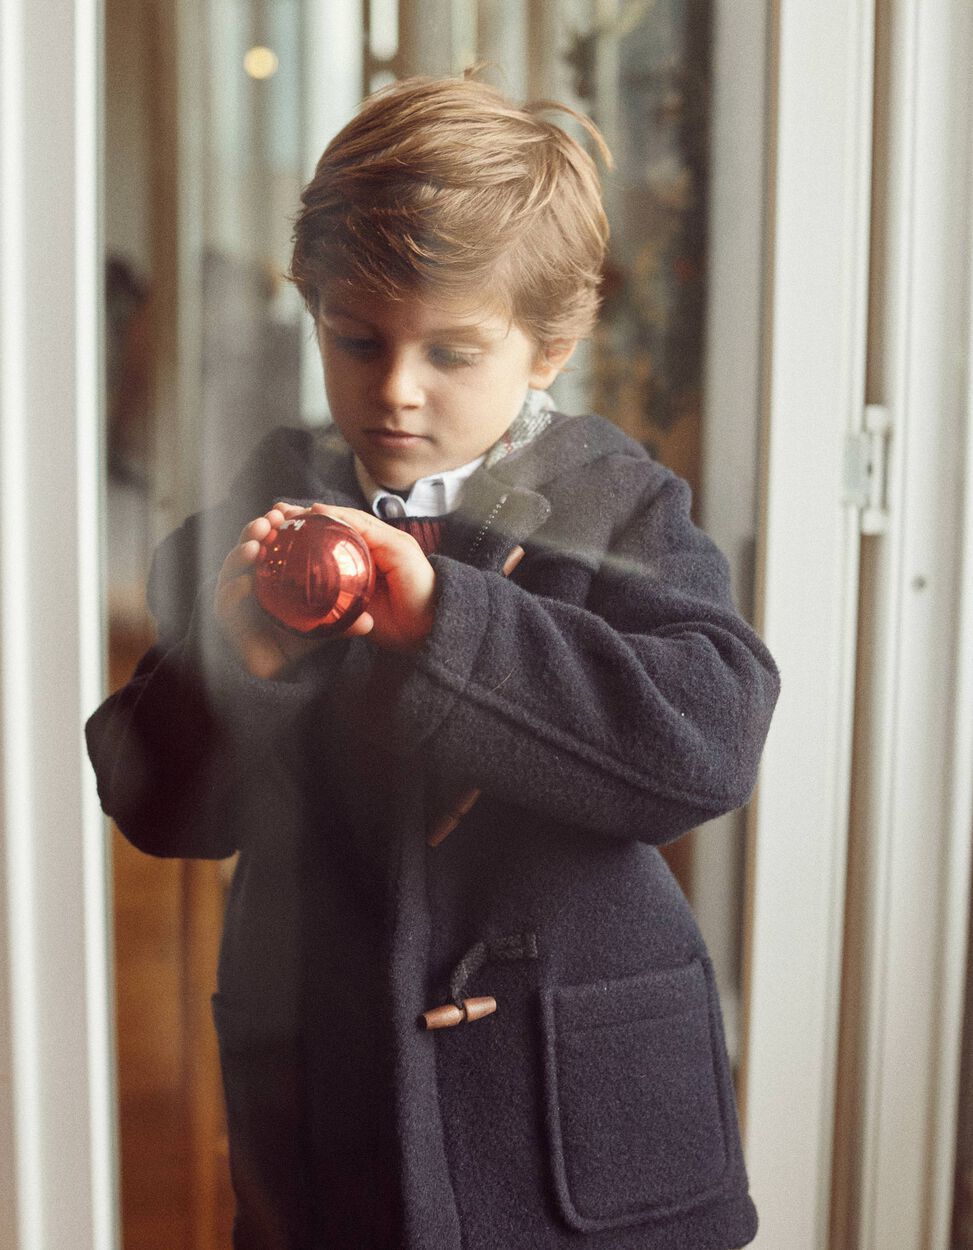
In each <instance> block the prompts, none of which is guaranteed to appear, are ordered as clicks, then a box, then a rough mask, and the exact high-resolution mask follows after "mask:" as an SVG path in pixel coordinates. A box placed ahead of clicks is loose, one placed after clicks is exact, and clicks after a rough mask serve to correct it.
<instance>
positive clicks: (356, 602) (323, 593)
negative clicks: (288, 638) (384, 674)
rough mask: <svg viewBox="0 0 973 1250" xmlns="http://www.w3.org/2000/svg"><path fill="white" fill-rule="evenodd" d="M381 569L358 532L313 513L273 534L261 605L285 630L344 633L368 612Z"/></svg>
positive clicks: (259, 592) (264, 551)
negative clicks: (376, 577)
mask: <svg viewBox="0 0 973 1250" xmlns="http://www.w3.org/2000/svg"><path fill="white" fill-rule="evenodd" d="M374 589H375V566H374V565H373V564H372V557H371V553H370V552H369V550H368V546H367V544H366V543H365V540H364V539H363V538H362V537H361V536H360V535H359V534H358V532H357V530H354V529H352V527H351V526H350V525H346V524H345V522H344V521H338V520H336V519H335V518H334V517H329V516H322V515H321V514H320V513H317V512H310V513H308V514H307V515H305V516H300V517H294V518H293V519H292V520H290V521H285V522H284V524H283V525H282V526H281V527H280V529H278V530H271V532H270V533H269V534H268V535H267V537H266V539H265V540H264V542H263V543H262V544H261V547H260V554H259V556H258V557H257V565H256V570H255V577H254V594H255V595H256V599H257V602H258V603H259V604H260V606H261V607H262V608H263V610H264V611H265V612H267V613H268V614H269V615H270V616H272V617H273V618H274V620H275V621H277V622H278V623H279V624H280V625H283V626H284V627H285V628H287V629H291V630H294V631H295V632H297V633H299V634H303V635H304V636H305V637H309V638H323V637H327V636H328V635H330V634H340V633H342V632H343V631H344V630H346V629H347V628H348V626H349V625H350V624H351V623H352V621H354V620H355V619H356V618H357V617H359V616H360V615H361V613H362V612H363V611H364V610H365V607H366V605H367V603H368V600H369V598H370V597H371V594H372V591H373V590H374Z"/></svg>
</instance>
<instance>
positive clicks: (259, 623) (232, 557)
mask: <svg viewBox="0 0 973 1250" xmlns="http://www.w3.org/2000/svg"><path fill="white" fill-rule="evenodd" d="M306 511H307V509H306V508H297V507H294V506H293V505H292V504H284V503H278V504H275V505H274V507H273V508H271V509H270V511H269V512H267V513H266V514H265V515H264V516H260V517H257V518H256V519H255V520H253V521H251V522H250V524H249V525H245V526H244V527H243V530H242V532H241V534H240V541H239V543H238V544H237V545H236V546H235V547H234V548H233V550H232V551H231V552H230V554H229V555H228V556H227V557H226V559H225V560H224V561H223V567H222V568H221V569H220V576H219V579H218V581H217V583H216V595H215V599H214V604H213V607H214V611H215V613H216V619H217V621H218V622H219V624H220V628H221V629H222V631H223V634H224V637H225V638H226V639H227V641H228V642H229V644H230V646H231V647H232V648H233V650H234V652H235V653H236V655H237V658H238V659H239V660H240V662H241V664H242V665H243V666H244V668H245V669H246V670H247V672H249V673H251V674H252V675H253V676H254V677H263V678H271V677H276V676H277V674H278V673H279V672H280V670H281V669H282V668H283V667H284V666H285V665H286V664H289V663H290V662H291V661H292V660H296V659H299V658H300V657H301V656H302V655H307V654H308V653H309V652H311V651H314V650H316V649H317V648H318V647H320V646H321V645H322V643H323V642H325V641H326V639H322V638H301V637H300V636H299V635H298V634H293V633H290V632H289V631H288V630H286V629H282V628H280V627H279V626H278V625H276V624H275V623H274V622H273V621H272V620H271V619H270V617H269V616H267V614H266V613H265V612H264V611H263V610H262V609H261V608H260V606H259V605H258V603H257V601H256V599H255V598H254V594H253V579H254V565H255V564H256V561H257V557H258V555H259V554H260V547H261V544H262V543H263V541H264V539H265V538H266V537H267V535H268V534H269V533H270V532H271V530H275V529H279V528H280V526H281V525H283V524H284V522H285V521H286V520H288V519H289V518H290V517H294V516H300V515H301V514H302V513H303V512H306Z"/></svg>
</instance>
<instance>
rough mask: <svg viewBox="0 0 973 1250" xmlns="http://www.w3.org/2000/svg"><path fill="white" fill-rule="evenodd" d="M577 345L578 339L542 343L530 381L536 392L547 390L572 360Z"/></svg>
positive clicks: (553, 340) (535, 358)
mask: <svg viewBox="0 0 973 1250" xmlns="http://www.w3.org/2000/svg"><path fill="white" fill-rule="evenodd" d="M577 345H578V340H577V339H552V341H551V342H550V343H542V344H541V346H540V347H539V348H538V349H537V355H536V356H535V357H534V368H533V370H532V371H531V375H530V379H529V381H530V385H531V387H532V388H533V389H534V390H535V391H544V390H547V388H548V387H549V386H550V385H551V383H552V382H553V381H554V379H555V378H556V377H557V375H558V374H559V373H560V372H561V370H562V369H563V368H564V366H565V365H566V364H567V363H568V361H569V360H570V359H571V356H572V355H573V354H574V349H575V348H576V347H577Z"/></svg>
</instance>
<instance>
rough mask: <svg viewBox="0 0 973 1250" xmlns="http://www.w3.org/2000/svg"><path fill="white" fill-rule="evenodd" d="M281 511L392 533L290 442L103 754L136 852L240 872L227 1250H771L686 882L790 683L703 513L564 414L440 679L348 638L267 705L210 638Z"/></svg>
mask: <svg viewBox="0 0 973 1250" xmlns="http://www.w3.org/2000/svg"><path fill="white" fill-rule="evenodd" d="M278 499H291V500H295V501H311V500H321V501H323V502H330V503H335V504H342V505H346V506H355V507H361V506H363V501H362V498H361V495H360V491H359V488H358V486H357V483H356V480H355V477H354V473H353V470H352V461H351V455H350V451H349V449H348V448H347V446H346V445H345V444H344V443H343V442H342V440H341V439H340V436H339V435H338V434H337V433H336V432H334V431H331V432H328V433H326V434H325V435H323V436H321V435H313V434H312V433H310V432H307V431H298V430H278V431H276V432H275V433H274V434H272V435H270V436H269V437H268V438H267V439H265V440H264V442H263V443H262V444H261V446H260V447H259V448H258V450H257V451H256V453H255V454H254V455H253V456H252V457H251V459H250V461H249V463H248V464H247V466H246V467H245V469H244V471H243V472H242V473H241V475H240V476H239V478H238V480H237V481H236V483H235V485H234V488H233V490H232V491H231V492H230V495H229V497H228V499H227V501H226V502H225V503H223V504H222V505H220V506H219V507H217V508H215V509H213V510H210V511H209V512H207V513H204V514H200V515H198V516H195V517H192V518H190V519H189V520H188V521H187V522H186V523H185V524H184V525H183V526H182V527H181V528H180V529H179V530H178V531H176V533H174V534H173V535H171V536H170V537H169V538H168V539H167V540H166V541H165V542H164V543H163V544H162V545H161V547H160V548H159V550H158V552H157V553H156V557H155V559H154V562H153V569H152V574H151V578H150V586H149V599H150V606H151V608H152V610H153V613H154V615H155V617H156V620H157V622H158V631H159V638H158V643H157V645H155V646H154V647H153V648H152V649H151V650H150V651H149V652H148V653H147V655H146V656H144V657H143V659H142V660H141V662H140V663H139V665H138V668H137V669H136V672H135V674H134V676H133V677H132V679H131V680H130V682H129V683H128V684H127V685H126V686H125V687H123V688H122V689H121V690H120V691H119V692H117V693H116V694H115V695H113V696H112V697H111V698H109V699H108V700H107V702H106V703H105V704H104V705H103V706H102V707H101V708H100V709H99V710H98V711H97V712H96V713H95V714H94V716H93V717H92V718H91V720H90V722H89V725H88V741H89V749H90V752H91V757H92V760H93V762H94V765H95V769H96V772H97V777H98V784H99V792H100V795H101V799H102V802H103V805H104V807H105V810H106V811H107V812H109V813H110V814H111V815H112V816H113V817H115V819H116V821H117V823H118V824H119V826H120V828H121V829H122V831H123V832H124V833H125V834H126V836H127V837H128V838H129V839H130V840H131V841H132V842H133V843H134V844H135V845H136V846H138V847H141V848H142V849H143V850H145V851H147V852H150V853H152V854H155V855H165V856H202V857H209V858H218V857H223V856H229V855H231V854H233V853H234V852H237V851H238V852H239V860H238V863H237V866H236V869H235V872H234V876H233V881H232V887H231V890H230V896H229V900H228V904H227V912H226V918H225V926H224V934H223V944H222V950H221V958H220V967H219V974H218V992H217V993H216V994H215V995H214V1002H213V1006H214V1013H215V1019H216V1026H217V1031H218V1035H219V1041H220V1053H221V1061H222V1066H223V1076H224V1085H225V1093H226V1102H227V1114H228V1121H229V1131H230V1145H231V1169H232V1174H233V1182H234V1187H235V1190H236V1193H237V1199H238V1213H237V1222H236V1229H235V1234H234V1236H235V1245H236V1246H237V1247H243V1248H246V1250H251V1248H254V1250H278V1248H280V1250H297V1248H301V1250H310V1248H313V1250H367V1248H368V1247H375V1248H376V1250H379V1248H381V1250H390V1248H392V1247H396V1248H398V1247H402V1248H406V1250H461V1248H462V1250H548V1248H550V1250H555V1248H557V1250H569V1248H580V1247H590V1248H591V1250H595V1248H597V1250H728V1248H729V1247H736V1246H743V1245H745V1244H746V1243H748V1242H749V1241H751V1240H752V1239H753V1237H754V1235H755V1232H756V1214H755V1210H754V1206H753V1203H752V1202H751V1199H750V1197H749V1195H748V1190H747V1178H746V1173H745V1168H744V1162H743V1158H742V1153H741V1147H740V1139H739V1133H738V1127H737V1119H736V1111H735V1106H734V1098H733V1089H732V1085H731V1079H730V1072H729V1069H728V1063H727V1056H726V1050H725V1045H724V1040H723V1033H722V1025H721V1019H720V1011H719V1003H718V999H717V994H716V989H715V986H714V982H713V975H712V969H711V966H710V962H709V959H708V957H707V953H706V950H705V947H704V944H703V940H702V938H701V936H700V933H699V930H698V928H697V925H696V923H695V921H694V918H693V916H692V914H691V912H690V909H689V907H688V905H687V903H686V901H685V899H684V897H683V895H682V893H681V891H680V889H679V887H678V886H677V884H676V882H675V880H674V878H673V877H672V875H671V873H670V871H669V869H668V868H667V866H666V864H665V862H664V860H663V858H662V856H661V855H660V854H659V851H658V849H657V846H658V844H660V843H664V842H667V841H669V840H671V839H673V838H676V837H678V836H679V835H680V834H682V833H685V832H686V831H687V830H689V829H691V828H692V827H694V826H696V825H698V824H700V823H701V822H703V821H706V820H708V819H710V818H712V817H715V816H717V815H719V814H720V813H723V812H726V811H729V810H731V809H733V808H736V807H738V806H739V805H741V804H742V803H744V802H745V801H746V799H747V797H748V796H749V794H750V792H751V789H752V787H753V784H754V780H755V776H756V769H757V763H758V759H759V756H760V751H761V748H762V745H763V741H764V737H765V734H766V732H767V727H768V723H769V720H770V715H771V711H772V709H773V705H774V702H775V699H776V696H777V690H778V677H777V671H776V668H775V666H774V663H773V660H772V659H771V657H770V656H769V654H768V652H767V651H766V649H765V647H764V646H763V644H762V643H761V642H760V640H759V639H758V638H757V637H756V635H755V634H754V632H753V631H752V630H751V628H750V627H749V626H748V625H747V624H746V623H745V622H744V621H743V619H742V618H741V617H740V615H739V614H738V613H737V611H736V610H735V608H734V606H733V604H732V602H731V597H730V590H729V582H728V575H727V566H726V562H725V560H724V559H723V557H722V555H721V554H720V553H719V551H718V550H717V549H716V548H715V547H714V545H713V544H712V543H711V542H710V540H709V539H708V538H706V537H705V536H704V535H703V534H702V533H701V532H700V531H699V530H698V529H697V528H696V527H695V526H694V525H693V524H692V522H691V521H690V519H689V491H688V488H687V487H686V485H685V483H683V482H682V481H681V480H680V479H679V478H677V477H676V476H674V475H673V474H672V473H671V472H670V471H669V470H667V469H666V468H664V467H662V466H661V465H659V464H658V463H656V462H655V461H653V460H652V459H651V458H650V457H649V456H648V455H647V454H646V452H645V451H644V450H643V449H642V448H641V447H640V446H638V445H637V444H636V443H634V442H632V441H631V440H629V439H628V438H626V437H625V436H624V435H622V434H621V433H620V432H619V431H618V430H617V429H616V428H615V427H613V426H612V425H610V424H609V423H607V422H605V421H603V420H601V419H600V418H597V417H564V416H560V415H557V416H555V417H554V419H553V421H552V423H551V425H550V426H549V427H548V428H547V430H545V431H544V432H543V433H542V434H541V435H540V436H539V437H538V438H536V439H535V440H534V441H533V442H532V443H530V444H528V445H527V446H526V447H524V448H522V449H520V450H518V451H516V452H514V453H513V454H511V455H509V456H508V457H506V458H505V459H503V460H501V461H499V462H498V463H496V464H495V465H494V466H493V467H492V468H490V469H486V468H480V469H478V470H477V471H476V473H475V474H474V475H473V476H472V477H471V478H470V479H469V481H468V482H467V485H466V488H465V490H464V494H463V496H462V500H461V504H460V507H459V509H458V511H456V512H454V513H451V514H450V515H449V517H448V519H447V522H446V525H445V527H444V533H443V539H442V545H441V548H440V550H439V552H438V554H436V555H435V556H433V557H432V561H433V564H434V565H435V569H436V577H437V602H436V617H435V624H434V627H433V631H432V633H431V635H430V637H429V638H428V640H427V641H426V643H425V644H424V645H423V647H422V648H421V650H420V651H419V652H418V653H417V654H415V655H414V656H403V655H397V654H392V653H389V652H383V651H381V650H380V649H379V648H377V647H375V646H374V645H373V644H372V643H370V642H369V641H368V639H354V640H338V641H336V642H330V643H327V644H325V645H324V646H322V647H321V648H320V649H319V650H317V651H316V652H314V653H313V654H312V655H310V656H309V657H306V658H304V659H302V660H300V661H297V662H295V663H293V664H292V665H290V666H289V668H287V669H285V670H284V671H283V672H281V674H280V675H279V677H278V678H277V679H275V680H271V681H264V680H259V679H257V678H254V677H251V676H250V675H249V674H248V673H246V672H245V671H244V670H243V669H242V667H241V666H240V665H239V664H238V663H237V661H236V660H235V659H234V658H233V657H232V655H231V654H230V652H229V650H228V648H227V647H226V645H225V643H224V642H223V640H222V639H221V638H220V636H219V633H218V629H217V627H216V624H215V621H214V619H213V616H212V609H211V603H212V593H213V586H214V582H215V577H216V574H217V572H218V570H219V566H220V563H221V562H222V559H223V557H224V556H225V554H226V553H227V552H228V551H229V550H230V548H231V547H233V546H234V545H235V544H236V542H237V541H238V534H239V531H240V529H241V528H242V526H243V525H244V524H245V523H246V522H247V521H249V520H250V519H252V518H253V517H254V516H257V515H260V514H261V513H263V512H265V511H266V510H267V509H268V508H269V507H270V505H271V504H273V503H274V502H275V501H277V500H278ZM515 544H520V545H522V546H523V547H524V549H525V552H526V554H525V556H524V558H523V559H522V561H521V562H520V564H519V565H518V566H517V568H516V569H515V571H514V572H513V574H512V576H510V577H509V578H505V577H503V576H502V574H501V569H502V567H503V564H504V561H505V559H506V557H507V555H508V553H509V552H510V550H511V548H512V547H513V546H514V545H515ZM473 787H475V788H477V789H479V790H480V791H481V795H480V798H479V800H478V801H477V802H476V803H475V805H474V806H473V807H472V809H471V810H470V811H469V812H468V814H467V815H466V816H465V817H464V818H463V819H462V821H461V822H460V824H459V825H458V827H457V828H456V829H455V830H454V831H453V832H452V833H451V834H450V835H449V837H448V838H446V839H445V841H443V842H442V843H441V844H439V845H437V846H430V845H428V843H427V835H428V833H429V830H430V829H431V828H432V827H433V826H434V825H435V823H436V821H437V819H438V818H439V817H441V816H442V814H443V813H444V812H448V811H449V810H450V808H451V805H453V806H455V804H456V801H457V798H458V797H459V796H462V795H464V794H466V793H468V792H469V790H470V789H471V788H473ZM486 996H492V997H493V998H495V999H496V1003H497V1009H496V1012H495V1013H494V1014H492V1015H488V1016H486V1017H485V1018H483V1019H478V1020H473V1021H464V1022H463V1023H460V1024H458V1025H457V1026H455V1027H451V1028H445V1029H442V1030H438V1031H428V1030H426V1029H424V1028H423V1027H422V1021H421V1016H422V1013H424V1012H425V1011H427V1010H429V1009H431V1008H433V1007H436V1006H439V1005H444V1004H448V1003H450V1002H451V1001H454V1002H462V1001H463V1000H465V999H466V998H470V997H486Z"/></svg>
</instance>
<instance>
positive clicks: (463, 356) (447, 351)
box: [429, 347, 480, 369]
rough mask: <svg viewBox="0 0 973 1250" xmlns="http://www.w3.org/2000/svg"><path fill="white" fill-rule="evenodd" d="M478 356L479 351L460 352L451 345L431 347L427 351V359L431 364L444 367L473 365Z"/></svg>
mask: <svg viewBox="0 0 973 1250" xmlns="http://www.w3.org/2000/svg"><path fill="white" fill-rule="evenodd" d="M479 357H480V354H479V352H461V351H457V350H456V349H455V348H453V347H433V348H430V351H429V359H430V360H431V361H432V362H433V364H435V365H439V366H441V367H442V368H446V369H453V368H458V367H462V366H463V365H475V364H476V362H477V360H479Z"/></svg>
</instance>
